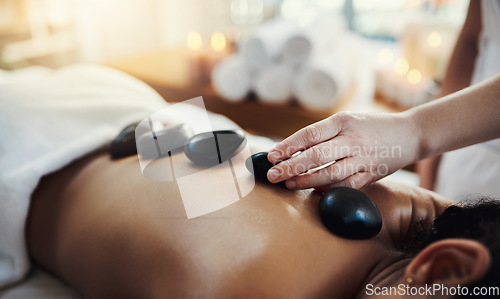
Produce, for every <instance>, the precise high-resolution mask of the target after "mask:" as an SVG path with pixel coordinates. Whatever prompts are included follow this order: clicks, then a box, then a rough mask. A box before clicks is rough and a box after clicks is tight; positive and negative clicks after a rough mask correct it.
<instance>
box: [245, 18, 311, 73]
mask: <svg viewBox="0 0 500 299" xmlns="http://www.w3.org/2000/svg"><path fill="white" fill-rule="evenodd" d="M311 50H312V44H311V42H310V40H309V39H308V38H307V36H306V35H305V31H304V30H303V28H301V27H300V26H299V25H298V24H297V23H296V22H292V21H287V20H283V19H280V18H276V19H273V20H270V21H267V22H264V23H262V24H261V25H259V26H258V27H257V28H256V29H255V31H254V32H253V33H252V36H251V37H250V38H248V40H247V41H246V42H244V43H243V45H242V47H241V55H242V57H243V59H244V60H245V64H246V66H247V67H248V69H249V70H250V71H255V70H258V69H259V68H262V67H265V66H267V65H268V64H270V63H272V62H283V63H288V64H290V65H291V66H299V65H300V64H302V63H304V62H306V61H307V59H309V56H310V54H311Z"/></svg>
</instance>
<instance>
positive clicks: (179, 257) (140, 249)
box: [27, 153, 450, 298]
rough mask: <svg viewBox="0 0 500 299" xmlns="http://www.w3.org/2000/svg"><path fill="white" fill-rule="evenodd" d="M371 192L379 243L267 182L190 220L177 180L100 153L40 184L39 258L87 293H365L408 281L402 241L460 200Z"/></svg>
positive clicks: (33, 240) (390, 188) (30, 229)
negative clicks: (343, 230)
mask: <svg viewBox="0 0 500 299" xmlns="http://www.w3.org/2000/svg"><path fill="white" fill-rule="evenodd" d="M176 157H177V158H179V159H186V158H185V157H184V156H183V154H177V155H176ZM185 165H186V166H185V167H190V166H189V165H190V164H189V163H186V164H185ZM214 175H216V174H214ZM363 191H364V192H365V193H366V194H368V195H369V196H370V197H371V198H372V199H373V200H374V201H375V202H376V204H377V205H378V207H379V209H380V211H381V213H382V216H383V221H384V224H383V227H382V230H381V232H380V233H379V234H378V235H377V236H376V237H374V238H372V239H369V240H362V241H352V240H346V239H342V238H339V237H336V236H335V235H332V234H331V233H329V232H328V231H327V230H326V229H325V228H324V227H323V225H322V224H321V222H320V219H319V217H318V212H317V206H318V201H319V198H320V196H321V195H320V194H319V193H315V192H311V191H310V190H305V191H289V190H285V189H282V188H279V187H276V186H272V185H269V184H262V183H257V184H256V185H255V188H254V189H253V190H252V191H251V193H250V194H249V195H248V196H246V197H245V198H243V199H242V200H240V201H238V202H236V203H235V204H232V205H230V206H228V207H226V208H223V209H221V210H218V211H216V212H213V213H211V214H208V215H205V216H201V217H198V218H194V219H190V220H188V219H186V215H185V212H184V208H183V205H182V202H181V200H180V195H179V192H178V189H177V186H176V185H175V184H173V183H168V182H155V181H150V180H147V179H145V178H143V176H142V174H141V172H140V169H139V166H138V159H137V157H130V158H126V159H122V160H118V161H112V160H110V159H109V157H108V155H107V154H106V153H96V154H93V155H90V156H88V157H85V158H83V159H81V160H79V161H76V162H74V163H73V164H71V165H70V166H68V167H66V168H64V169H63V170H61V171H58V172H57V173H54V174H52V175H49V176H47V177H44V178H43V179H42V180H41V182H40V184H39V186H38V188H37V190H36V191H35V193H34V194H33V197H32V200H33V201H32V207H31V211H30V215H29V220H28V226H27V239H28V246H29V251H30V254H31V256H32V257H33V259H34V261H35V262H36V263H37V264H39V265H40V266H42V267H43V268H45V269H47V270H48V271H50V272H52V273H54V274H55V275H57V276H58V277H60V278H62V279H63V280H65V281H67V282H68V283H69V284H70V285H72V286H73V287H75V288H76V289H78V290H79V291H80V292H81V293H82V294H83V295H84V296H86V297H89V298H115V297H116V298H165V296H169V297H193V296H198V297H204V298H205V297H210V298H211V297H217V298H220V297H241V296H245V297H273V298H276V297H280V298H281V297H283V298H304V297H308V298H310V297H329V298H349V297H361V296H362V295H363V294H364V286H365V285H366V284H368V283H372V284H374V285H379V286H383V285H389V284H392V283H394V282H395V281H398V280H403V275H404V274H403V273H404V269H405V266H406V265H408V263H409V262H410V259H405V258H403V257H402V254H401V253H400V252H399V251H397V250H396V247H395V244H397V243H399V242H401V241H402V240H404V239H407V238H411V236H412V232H413V230H412V228H413V226H414V223H415V222H417V221H421V220H422V221H424V223H427V224H428V225H430V223H431V221H432V220H433V219H434V218H435V216H436V215H437V214H439V213H441V212H442V211H443V210H444V208H445V207H446V206H448V205H449V204H450V202H449V201H447V200H445V199H443V198H441V197H440V196H438V195H437V194H435V193H432V192H429V191H426V190H423V189H419V188H410V187H408V186H402V185H398V184H389V183H375V184H372V185H371V186H369V187H366V188H364V189H363Z"/></svg>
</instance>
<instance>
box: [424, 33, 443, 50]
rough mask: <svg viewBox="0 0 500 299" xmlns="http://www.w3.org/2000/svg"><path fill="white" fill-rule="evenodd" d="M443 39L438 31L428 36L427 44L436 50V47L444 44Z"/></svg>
mask: <svg viewBox="0 0 500 299" xmlns="http://www.w3.org/2000/svg"><path fill="white" fill-rule="evenodd" d="M442 41H443V40H442V38H441V34H439V33H438V32H436V31H432V32H431V33H430V34H429V35H428V36H427V43H428V44H429V46H431V47H433V48H435V47H439V45H441V43H442Z"/></svg>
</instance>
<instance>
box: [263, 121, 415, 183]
mask: <svg viewBox="0 0 500 299" xmlns="http://www.w3.org/2000/svg"><path fill="white" fill-rule="evenodd" d="M417 133H418V130H416V129H415V126H414V125H413V123H412V121H411V117H410V115H408V114H406V113H384V114H361V113H348V112H341V113H337V114H335V115H333V116H331V117H329V118H326V119H324V120H322V121H319V122H317V123H315V124H312V125H310V126H308V127H305V128H303V129H301V130H299V131H298V132H296V133H294V134H293V135H291V136H290V137H288V138H286V139H285V140H283V141H282V142H280V143H279V144H278V145H277V146H275V147H274V148H273V149H272V150H271V151H270V152H269V155H268V159H269V161H270V162H272V163H277V162H279V161H282V162H281V163H279V164H277V165H276V166H274V167H273V168H271V169H270V170H269V172H268V174H267V177H268V179H269V180H270V181H271V182H273V183H277V182H280V181H283V180H286V185H287V188H289V189H305V188H312V187H314V188H318V189H321V190H326V189H329V188H333V187H338V186H347V187H351V188H357V189H359V188H361V187H363V186H364V185H366V184H368V183H370V182H374V181H376V180H378V179H380V178H382V177H384V176H386V175H389V174H391V173H393V172H394V171H396V170H398V169H400V168H402V167H404V166H406V165H407V164H410V163H412V162H414V161H416V158H417V156H418V148H419V147H418V138H417V136H416V135H417ZM299 152H300V153H299ZM297 153H298V154H297ZM294 154H297V155H294ZM334 161H335V163H333V164H331V163H332V162H334ZM325 165H327V166H326V167H324V168H322V169H319V170H314V171H309V170H312V169H315V168H317V167H319V166H325ZM305 171H308V172H307V173H305Z"/></svg>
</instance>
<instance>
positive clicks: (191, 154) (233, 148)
mask: <svg viewBox="0 0 500 299" xmlns="http://www.w3.org/2000/svg"><path fill="white" fill-rule="evenodd" d="M245 145H246V138H245V133H243V131H242V130H220V131H213V132H204V133H200V134H197V135H194V136H193V137H191V138H190V139H189V141H188V142H187V143H186V145H185V146H184V153H186V156H187V157H188V158H189V159H190V160H191V161H193V162H194V163H195V164H198V165H201V166H215V165H217V164H221V163H222V162H225V161H227V160H229V159H231V158H232V157H234V156H236V155H237V154H238V153H239V152H240V151H241V150H242V149H243V148H244V147H245Z"/></svg>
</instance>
